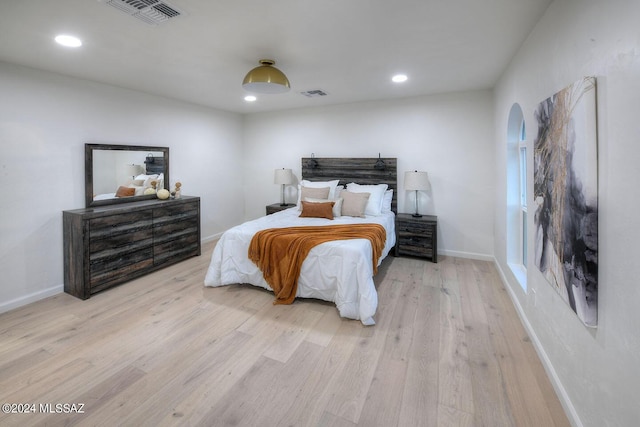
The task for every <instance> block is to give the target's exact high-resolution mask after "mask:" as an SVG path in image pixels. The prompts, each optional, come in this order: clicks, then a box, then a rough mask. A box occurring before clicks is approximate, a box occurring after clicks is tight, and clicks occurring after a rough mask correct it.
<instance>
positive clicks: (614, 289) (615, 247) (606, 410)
mask: <svg viewBox="0 0 640 427" xmlns="http://www.w3.org/2000/svg"><path fill="white" fill-rule="evenodd" d="M638 22H640V2H638V1H632V0H628V1H625V0H608V1H598V0H556V1H554V2H553V3H552V4H551V6H550V7H549V9H548V10H547V11H546V13H545V15H544V17H543V18H542V19H541V21H540V22H539V23H538V25H537V26H536V28H535V30H534V31H533V32H532V34H531V35H530V36H529V38H528V40H527V41H526V42H525V44H524V45H523V46H522V48H521V49H520V51H519V53H518V54H517V56H516V57H515V58H514V60H513V61H512V63H511V65H510V67H509V68H508V70H507V71H506V72H505V73H504V75H503V77H502V78H501V80H500V82H499V84H498V85H497V87H496V90H495V108H496V110H495V111H496V116H495V120H496V125H495V126H496V138H495V140H496V146H495V152H496V181H497V183H498V185H497V189H496V193H495V199H496V202H495V211H496V215H495V225H494V227H495V244H496V246H495V254H496V258H497V261H498V265H499V266H500V268H501V269H502V271H503V272H504V275H505V278H506V280H507V282H508V287H509V289H510V291H511V293H512V295H513V296H514V298H515V302H516V305H517V306H518V307H519V309H520V310H521V314H522V315H523V318H524V321H525V324H526V325H527V326H528V327H529V328H530V332H531V333H532V338H533V340H534V342H535V343H537V345H538V346H539V349H540V354H541V356H542V359H543V361H544V362H545V363H546V364H547V368H548V371H549V373H550V374H551V377H552V379H553V380H554V381H555V382H556V384H557V386H558V390H559V392H560V395H561V398H562V399H564V400H565V402H566V404H567V406H566V407H567V410H568V414H569V415H570V417H571V418H572V419H573V421H574V423H575V424H576V425H584V426H593V427H600V426H635V425H638V423H639V422H640V406H639V405H638V391H639V390H640V333H639V332H638V326H639V325H640V310H638V306H639V305H640V286H639V284H638V277H640V262H639V261H638V260H639V259H640V245H638V219H637V218H638V211H639V208H640V201H639V198H638V190H637V186H638V173H637V171H638V160H639V159H640V142H639V137H640V116H639V114H640V32H639V31H638ZM591 75H593V76H596V77H597V85H598V89H597V90H598V101H597V108H598V138H599V141H598V144H599V148H598V153H599V161H598V167H599V259H598V261H599V298H598V299H599V307H598V317H599V325H598V328H597V329H595V330H594V329H588V328H586V327H584V326H583V325H582V324H581V322H580V321H579V320H578V318H577V317H576V316H575V315H574V313H573V312H572V311H571V310H570V309H569V308H568V307H567V306H566V304H565V303H564V302H563V301H562V300H561V299H560V297H559V296H558V295H557V294H556V293H555V291H554V290H553V289H552V288H551V286H550V285H549V284H548V283H547V282H546V281H545V280H544V278H543V277H542V275H541V274H540V272H539V271H537V269H536V267H535V265H534V263H533V258H532V256H530V257H529V269H528V277H527V283H528V287H529V292H528V294H525V293H524V292H523V291H522V289H521V288H520V286H519V285H518V284H517V283H516V281H515V280H514V278H513V276H512V275H511V274H510V272H509V269H508V266H507V259H506V255H505V248H506V236H505V227H506V188H507V185H506V182H505V176H506V152H507V149H506V147H507V119H508V114H509V109H510V108H511V106H512V105H513V103H515V102H517V103H519V104H520V106H521V107H522V109H523V112H524V116H525V120H526V124H527V129H528V132H527V139H528V144H529V145H528V146H529V152H533V144H532V142H533V140H534V138H535V137H536V131H537V129H536V128H537V123H536V121H535V118H534V116H533V111H534V109H535V107H536V105H537V104H538V103H539V102H541V101H542V100H544V99H545V98H547V97H548V96H550V95H552V94H554V93H555V92H557V91H558V90H560V89H562V88H564V87H565V86H567V85H569V84H571V83H573V82H574V81H577V80H578V79H580V78H581V77H583V76H591ZM529 157H532V156H529ZM532 166H533V164H532V162H530V164H529V168H528V169H529V171H530V173H529V181H530V182H531V183H532V181H533V167H532ZM532 188H533V186H532V185H531V186H530V188H529V189H530V190H532ZM529 194H532V192H531V191H530V192H529ZM529 217H530V221H529V230H531V231H533V215H529ZM529 242H530V246H529V254H530V255H532V254H533V253H534V250H533V242H534V239H533V233H532V232H531V233H530V235H529ZM532 290H535V295H534V294H533V292H532Z"/></svg>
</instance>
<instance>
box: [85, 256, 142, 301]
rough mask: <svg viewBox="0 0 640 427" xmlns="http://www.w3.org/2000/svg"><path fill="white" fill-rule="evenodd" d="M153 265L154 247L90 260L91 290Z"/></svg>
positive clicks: (94, 290)
mask: <svg viewBox="0 0 640 427" xmlns="http://www.w3.org/2000/svg"><path fill="white" fill-rule="evenodd" d="M151 266H153V247H151V246H148V247H147V248H145V249H140V250H132V251H128V252H126V251H122V252H121V253H118V254H117V255H114V256H109V257H102V258H98V259H94V260H91V261H90V262H89V283H90V285H91V292H92V293H94V292H96V290H99V288H98V289H96V288H97V287H98V285H101V284H103V283H105V282H113V281H119V280H121V279H123V278H126V277H131V276H132V274H133V273H135V272H137V271H140V272H144V271H145V269H147V268H149V267H151Z"/></svg>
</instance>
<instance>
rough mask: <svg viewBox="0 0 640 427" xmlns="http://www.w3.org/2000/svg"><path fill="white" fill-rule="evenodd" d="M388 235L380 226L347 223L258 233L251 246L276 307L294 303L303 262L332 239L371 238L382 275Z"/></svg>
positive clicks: (268, 230)
mask: <svg viewBox="0 0 640 427" xmlns="http://www.w3.org/2000/svg"><path fill="white" fill-rule="evenodd" d="M386 238H387V236H386V232H385V229H384V227H383V226H381V225H379V224H347V225H327V226H308V227H286V228H270V229H267V230H262V231H258V232H257V233H256V234H255V235H254V236H253V238H252V239H251V244H250V245H249V259H250V260H251V261H253V262H254V263H255V264H256V265H257V266H258V267H259V268H260V270H262V276H263V277H264V279H265V280H266V281H267V283H268V284H269V286H271V289H273V291H274V293H275V294H276V300H275V301H274V302H273V303H274V304H291V303H292V302H293V300H294V299H295V297H296V291H297V290H298V277H299V276H300V269H301V268H302V262H303V261H304V260H305V258H306V257H307V254H308V253H309V251H310V250H311V249H312V248H313V247H314V246H316V245H319V244H321V243H324V242H329V241H332V240H347V239H369V241H370V242H371V247H372V249H373V251H372V252H373V257H372V263H373V274H376V273H377V272H378V259H379V258H380V256H381V255H382V250H383V249H384V245H385V241H386Z"/></svg>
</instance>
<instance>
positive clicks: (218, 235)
mask: <svg viewBox="0 0 640 427" xmlns="http://www.w3.org/2000/svg"><path fill="white" fill-rule="evenodd" d="M222 233H224V231H222V232H220V233H216V234H212V235H211V236H207V237H205V238H203V239H202V240H201V242H202V243H207V242H210V241H212V240H218V239H219V238H220V237H221V236H222Z"/></svg>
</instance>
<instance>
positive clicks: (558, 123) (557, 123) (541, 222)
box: [533, 77, 598, 327]
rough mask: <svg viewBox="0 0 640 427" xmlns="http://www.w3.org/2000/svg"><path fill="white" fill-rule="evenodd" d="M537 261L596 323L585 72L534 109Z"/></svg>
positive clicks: (594, 166) (592, 161)
mask: <svg viewBox="0 0 640 427" xmlns="http://www.w3.org/2000/svg"><path fill="white" fill-rule="evenodd" d="M535 117H536V120H537V122H538V134H537V136H536V139H535V141H534V172H533V178H534V197H535V208H536V211H535V215H534V225H535V263H536V266H537V267H538V269H539V270H540V272H541V273H542V274H543V275H544V277H545V278H546V280H547V281H548V282H549V283H550V284H551V286H553V287H554V288H555V289H556V291H558V293H559V294H560V295H561V297H562V299H564V301H565V302H567V304H569V306H570V307H571V308H572V309H573V311H574V312H575V313H576V314H577V316H578V317H579V318H580V320H582V322H583V323H584V324H585V325H587V326H589V327H596V326H597V324H598V146H597V129H596V80H595V77H585V78H583V79H582V80H580V81H578V82H576V83H574V84H572V85H570V86H568V87H566V88H565V89H563V90H561V91H560V92H558V93H556V94H555V95H553V96H551V97H550V98H547V99H545V100H544V101H543V102H541V103H540V104H539V105H538V107H537V108H536V110H535Z"/></svg>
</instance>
